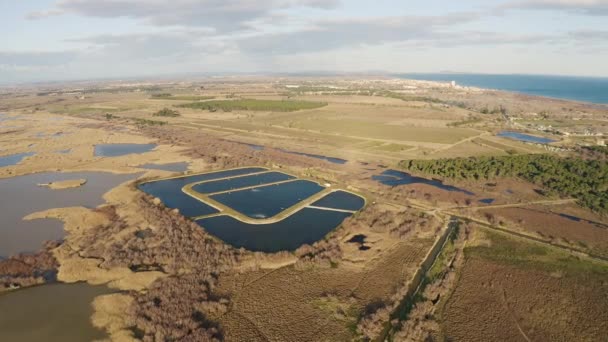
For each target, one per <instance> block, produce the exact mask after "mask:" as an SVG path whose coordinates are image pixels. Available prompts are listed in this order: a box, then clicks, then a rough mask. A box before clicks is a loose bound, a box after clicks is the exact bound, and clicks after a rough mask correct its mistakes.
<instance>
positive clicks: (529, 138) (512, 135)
mask: <svg viewBox="0 0 608 342" xmlns="http://www.w3.org/2000/svg"><path fill="white" fill-rule="evenodd" d="M497 136H499V137H503V138H508V139H513V140H519V141H523V142H531V143H538V144H549V143H552V142H555V140H553V139H549V138H545V137H537V136H534V135H529V134H524V133H519V132H512V131H502V132H500V133H498V134H497Z"/></svg>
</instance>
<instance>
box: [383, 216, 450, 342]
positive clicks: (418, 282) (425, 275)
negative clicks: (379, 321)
mask: <svg viewBox="0 0 608 342" xmlns="http://www.w3.org/2000/svg"><path fill="white" fill-rule="evenodd" d="M459 225H460V223H459V221H458V219H456V218H454V217H452V218H451V219H450V221H449V222H448V224H447V227H446V229H445V230H444V232H443V234H442V235H441V236H439V238H437V240H436V241H435V244H433V247H432V248H431V249H430V250H429V252H428V253H427V255H426V257H425V258H424V260H423V261H422V263H421V264H420V267H419V268H418V269H417V270H416V273H415V274H414V276H413V277H412V280H411V281H410V283H409V285H408V290H407V293H406V295H405V296H404V297H403V299H402V300H401V303H399V305H398V306H397V308H396V309H395V310H394V311H393V313H392V314H391V319H390V321H389V322H387V323H386V327H385V329H384V331H383V332H382V334H381V335H380V337H379V338H378V339H377V340H376V341H377V342H382V341H392V339H393V335H394V334H395V332H396V331H398V330H399V329H400V324H397V325H393V324H392V323H391V322H392V321H393V320H395V319H397V320H398V321H399V322H403V321H405V320H407V317H408V314H409V312H410V311H411V310H412V308H413V307H414V305H415V304H416V303H417V302H418V301H420V300H421V299H422V297H421V295H420V293H422V292H423V291H424V288H425V287H426V285H428V284H430V283H432V282H433V281H434V280H435V279H436V277H438V276H439V271H438V270H440V265H441V264H439V263H438V262H437V261H438V260H442V254H444V253H443V252H444V248H445V247H446V246H448V245H449V243H450V242H451V241H453V240H454V239H455V238H456V236H457V235H458V229H459ZM435 265H439V266H437V267H435Z"/></svg>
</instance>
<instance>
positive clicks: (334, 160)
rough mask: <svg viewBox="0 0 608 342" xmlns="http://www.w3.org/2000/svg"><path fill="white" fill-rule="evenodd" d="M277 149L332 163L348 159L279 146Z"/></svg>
mask: <svg viewBox="0 0 608 342" xmlns="http://www.w3.org/2000/svg"><path fill="white" fill-rule="evenodd" d="M278 150H279V151H281V152H285V153H290V154H297V155H299V156H305V157H310V158H315V159H321V160H325V161H328V162H330V163H334V164H346V162H347V161H348V160H345V159H340V158H334V157H327V156H322V155H320V154H311V153H304V152H296V151H288V150H285V149H282V148H279V149H278Z"/></svg>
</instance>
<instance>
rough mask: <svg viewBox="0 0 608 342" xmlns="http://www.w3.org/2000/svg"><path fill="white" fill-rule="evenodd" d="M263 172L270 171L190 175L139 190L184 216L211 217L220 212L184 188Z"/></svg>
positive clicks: (231, 171)
mask: <svg viewBox="0 0 608 342" xmlns="http://www.w3.org/2000/svg"><path fill="white" fill-rule="evenodd" d="M263 171H268V170H267V169H264V168H260V167H254V168H244V169H236V170H227V171H219V172H212V173H205V174H198V175H189V176H183V177H177V178H171V179H163V180H159V181H153V182H148V183H143V184H140V185H139V189H140V190H141V191H143V192H145V193H147V194H149V195H152V196H154V197H157V198H159V199H160V200H161V201H162V202H163V203H164V204H165V206H167V207H169V208H173V209H178V210H179V211H180V213H181V214H182V215H184V216H188V217H195V216H202V215H209V214H213V213H217V212H218V210H217V209H215V208H213V207H211V206H209V205H207V204H205V203H203V202H201V201H199V200H197V199H195V198H193V197H191V196H190V195H187V194H185V193H184V192H183V191H182V188H183V187H184V186H186V185H188V184H192V183H196V182H202V181H209V180H215V179H220V178H226V177H234V176H239V175H245V174H250V173H255V172H263Z"/></svg>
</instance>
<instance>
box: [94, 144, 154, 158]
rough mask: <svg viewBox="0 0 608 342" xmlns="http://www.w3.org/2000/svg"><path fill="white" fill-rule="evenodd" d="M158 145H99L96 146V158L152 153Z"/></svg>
mask: <svg viewBox="0 0 608 342" xmlns="http://www.w3.org/2000/svg"><path fill="white" fill-rule="evenodd" d="M155 147H156V144H99V145H95V157H120V156H126V155H128V154H140V153H145V152H149V151H152V150H153V149H154V148H155Z"/></svg>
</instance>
